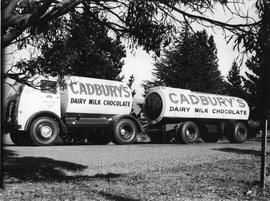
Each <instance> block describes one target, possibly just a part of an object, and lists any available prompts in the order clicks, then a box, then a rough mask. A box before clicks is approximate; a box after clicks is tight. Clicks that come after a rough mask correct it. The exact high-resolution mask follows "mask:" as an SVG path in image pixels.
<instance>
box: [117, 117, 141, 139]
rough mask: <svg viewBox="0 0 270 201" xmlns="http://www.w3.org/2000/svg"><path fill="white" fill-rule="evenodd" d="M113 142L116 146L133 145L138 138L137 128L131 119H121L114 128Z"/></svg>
mask: <svg viewBox="0 0 270 201" xmlns="http://www.w3.org/2000/svg"><path fill="white" fill-rule="evenodd" d="M113 134H114V135H113V140H112V141H113V142H114V143H115V144H133V143H134V142H135V141H136V137H137V127H136V125H135V123H134V122H133V121H132V120H130V119H121V120H119V121H118V122H117V123H116V125H115V126H114V133H113Z"/></svg>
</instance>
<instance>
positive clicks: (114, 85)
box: [61, 76, 132, 115]
mask: <svg viewBox="0 0 270 201" xmlns="http://www.w3.org/2000/svg"><path fill="white" fill-rule="evenodd" d="M66 84H67V87H66V88H65V89H64V90H62V91H61V113H62V115H63V114H66V113H77V114H78V113H84V114H108V115H110V114H111V115H113V114H129V113H130V112H131V108H132V94H131V90H130V88H129V87H128V86H127V85H126V84H125V83H123V82H118V81H111V80H103V79H95V78H86V77H76V76H72V77H70V78H67V79H66Z"/></svg>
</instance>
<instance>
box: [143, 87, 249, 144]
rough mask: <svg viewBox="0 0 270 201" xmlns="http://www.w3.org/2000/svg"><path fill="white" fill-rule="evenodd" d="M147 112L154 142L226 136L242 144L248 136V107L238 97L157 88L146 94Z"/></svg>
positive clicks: (213, 138)
mask: <svg viewBox="0 0 270 201" xmlns="http://www.w3.org/2000/svg"><path fill="white" fill-rule="evenodd" d="M144 115H145V116H146V118H147V119H148V122H149V125H148V128H147V131H148V133H149V135H150V137H151V140H152V141H155V142H166V141H167V142H168V141H173V142H176V143H186V144H189V143H195V142H197V141H198V140H199V139H202V140H203V141H204V142H217V141H218V140H219V139H220V138H221V137H222V136H226V137H227V138H228V139H229V141H230V142H232V143H243V142H244V141H245V140H246V139H247V136H248V124H247V120H248V117H249V107H248V104H247V102H246V101H245V100H243V99H241V98H238V97H231V96H224V95H217V94H208V93H199V92H193V91H190V90H186V89H177V88H170V87H154V88H152V89H150V91H149V92H148V94H147V95H146V97H145V103H144Z"/></svg>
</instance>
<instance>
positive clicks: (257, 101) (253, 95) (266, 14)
mask: <svg viewBox="0 0 270 201" xmlns="http://www.w3.org/2000/svg"><path fill="white" fill-rule="evenodd" d="M257 7H259V8H260V9H259V10H260V13H259V15H260V18H261V19H262V23H261V24H260V28H259V31H258V36H257V41H256V43H255V44H254V45H253V46H252V48H250V52H252V53H253V56H252V57H251V58H250V59H248V60H247V62H246V66H247V68H248V69H249V70H250V72H246V78H245V79H244V87H245V90H246V92H247V100H248V102H249V104H250V108H251V118H253V119H255V120H259V121H262V120H264V119H266V118H269V117H270V79H269V78H270V68H269V62H270V58H269V52H270V21H269V19H270V3H269V1H261V2H258V4H257Z"/></svg>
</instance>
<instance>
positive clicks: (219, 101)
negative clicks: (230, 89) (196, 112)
mask: <svg viewBox="0 0 270 201" xmlns="http://www.w3.org/2000/svg"><path fill="white" fill-rule="evenodd" d="M168 96H169V100H170V101H171V103H173V104H177V105H194V106H196V105H203V106H219V107H225V108H233V107H240V108H245V107H247V105H246V103H245V101H243V100H242V99H239V98H235V97H231V98H230V97H221V96H207V95H194V94H192V95H191V94H189V95H186V94H176V93H169V95H168Z"/></svg>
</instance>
